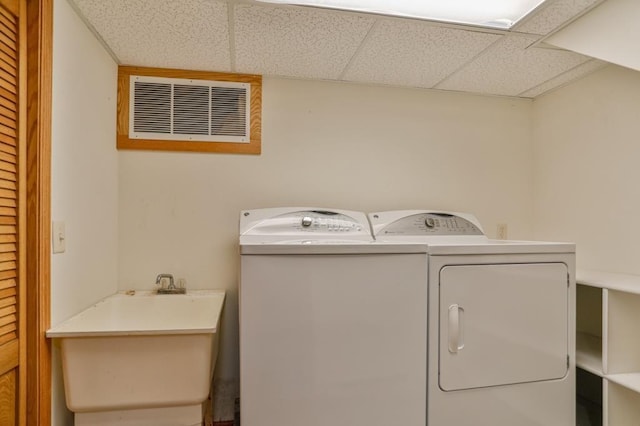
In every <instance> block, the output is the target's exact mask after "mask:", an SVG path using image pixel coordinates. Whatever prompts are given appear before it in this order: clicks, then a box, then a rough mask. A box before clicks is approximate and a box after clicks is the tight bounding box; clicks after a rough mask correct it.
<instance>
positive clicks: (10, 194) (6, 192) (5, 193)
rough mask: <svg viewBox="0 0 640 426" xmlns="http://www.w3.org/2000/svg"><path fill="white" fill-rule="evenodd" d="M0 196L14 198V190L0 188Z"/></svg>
mask: <svg viewBox="0 0 640 426" xmlns="http://www.w3.org/2000/svg"><path fill="white" fill-rule="evenodd" d="M0 198H11V199H12V200H15V199H16V191H10V190H8V189H0Z"/></svg>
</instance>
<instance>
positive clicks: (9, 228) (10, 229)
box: [0, 225, 16, 234]
mask: <svg viewBox="0 0 640 426" xmlns="http://www.w3.org/2000/svg"><path fill="white" fill-rule="evenodd" d="M15 233H16V227H15V226H13V225H0V234H15Z"/></svg>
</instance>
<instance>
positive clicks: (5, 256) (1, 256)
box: [0, 252, 16, 297]
mask: <svg viewBox="0 0 640 426" xmlns="http://www.w3.org/2000/svg"><path fill="white" fill-rule="evenodd" d="M9 260H16V253H15V252H9V253H0V262H6V261H9ZM2 294H3V293H2V291H0V297H3V296H2Z"/></svg>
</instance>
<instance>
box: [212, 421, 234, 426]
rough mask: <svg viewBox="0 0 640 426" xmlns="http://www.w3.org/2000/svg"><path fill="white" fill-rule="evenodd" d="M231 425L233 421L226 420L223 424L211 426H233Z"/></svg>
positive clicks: (218, 423) (215, 423) (217, 423)
mask: <svg viewBox="0 0 640 426" xmlns="http://www.w3.org/2000/svg"><path fill="white" fill-rule="evenodd" d="M233 425H234V422H233V420H228V421H224V422H213V426H233Z"/></svg>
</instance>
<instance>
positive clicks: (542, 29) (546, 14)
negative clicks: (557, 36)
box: [512, 0, 601, 35]
mask: <svg viewBox="0 0 640 426" xmlns="http://www.w3.org/2000/svg"><path fill="white" fill-rule="evenodd" d="M600 1H601V0H549V5H547V6H543V8H542V9H541V10H540V11H539V12H538V13H536V14H535V15H533V16H531V17H530V18H528V19H526V20H524V21H522V23H520V24H517V25H515V26H514V27H513V28H512V30H513V31H516V32H521V33H529V34H540V35H547V34H549V33H550V32H551V31H553V30H555V29H556V28H558V27H559V26H561V25H562V24H564V23H565V22H567V21H569V20H571V19H573V18H574V17H575V16H576V15H579V14H581V13H582V12H583V11H584V10H587V9H588V8H590V7H591V6H593V5H595V4H596V3H599V2H600Z"/></svg>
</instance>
